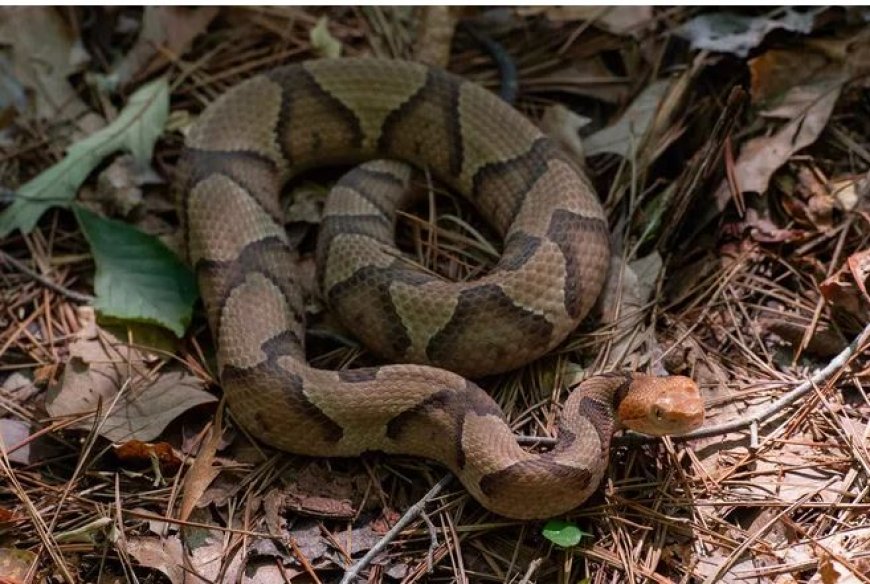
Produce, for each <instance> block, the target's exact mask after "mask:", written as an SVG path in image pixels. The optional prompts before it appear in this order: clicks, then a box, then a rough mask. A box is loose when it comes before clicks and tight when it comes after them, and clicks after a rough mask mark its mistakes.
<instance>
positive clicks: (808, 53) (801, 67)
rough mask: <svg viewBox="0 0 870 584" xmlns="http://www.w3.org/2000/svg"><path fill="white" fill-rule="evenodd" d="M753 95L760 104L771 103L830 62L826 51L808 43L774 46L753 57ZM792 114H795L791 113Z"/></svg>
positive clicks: (753, 101)
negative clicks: (798, 46)
mask: <svg viewBox="0 0 870 584" xmlns="http://www.w3.org/2000/svg"><path fill="white" fill-rule="evenodd" d="M747 65H748V67H749V77H750V95H751V96H752V103H753V104H754V105H756V106H759V105H771V104H772V102H774V101H775V100H777V99H781V98H782V97H783V96H784V95H785V94H786V93H787V92H788V91H789V90H790V89H791V88H793V87H795V86H800V85H802V84H803V83H805V82H807V81H809V80H811V79H812V78H813V77H815V76H816V75H818V74H819V73H820V72H823V71H824V70H825V69H826V68H827V67H829V66H830V61H829V60H828V59H827V58H825V56H824V55H822V54H819V53H817V52H814V51H812V50H808V49H807V48H805V47H802V48H799V49H795V50H787V49H772V50H770V51H766V52H764V53H762V54H761V55H759V56H758V57H755V58H754V59H749V61H748V62H747ZM787 117H788V118H791V117H794V115H791V116H787Z"/></svg>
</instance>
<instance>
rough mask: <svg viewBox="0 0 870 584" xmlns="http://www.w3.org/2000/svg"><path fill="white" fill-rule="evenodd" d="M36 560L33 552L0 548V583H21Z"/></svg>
mask: <svg viewBox="0 0 870 584" xmlns="http://www.w3.org/2000/svg"><path fill="white" fill-rule="evenodd" d="M36 561H38V558H37V557H36V554H34V553H33V552H30V551H27V550H17V549H14V548H0V584H7V583H8V584H23V583H24V582H25V576H27V572H28V571H29V569H30V566H31V565H32V564H33V563H34V562H36ZM4 579H5V580H4ZM29 581H30V580H28V582H29Z"/></svg>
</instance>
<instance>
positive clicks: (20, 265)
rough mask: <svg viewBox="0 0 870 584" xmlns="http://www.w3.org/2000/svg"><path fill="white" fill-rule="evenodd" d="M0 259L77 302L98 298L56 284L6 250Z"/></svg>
mask: <svg viewBox="0 0 870 584" xmlns="http://www.w3.org/2000/svg"><path fill="white" fill-rule="evenodd" d="M0 260H2V261H3V262H5V263H8V264H9V265H10V266H12V267H13V268H15V269H16V270H18V271H19V272H21V273H22V274H24V275H25V276H27V277H29V278H31V279H32V280H36V281H37V282H39V283H40V284H42V285H43V286H45V287H46V288H48V289H50V290H53V291H55V292H57V293H58V294H61V295H63V296H66V297H67V298H69V299H70V300H74V301H76V302H82V303H84V304H93V302H94V300H96V298H94V297H93V296H91V295H89V294H81V293H80V292H75V291H73V290H70V289H69V288H65V287H63V286H61V285H60V284H56V283H55V282H53V281H52V280H50V279H48V278H46V277H45V276H43V275H42V274H40V273H38V272H35V271H33V270H31V269H30V268H28V267H27V266H26V265H25V264H24V263H23V262H20V261H18V260H17V259H15V258H14V257H12V256H11V255H9V254H8V253H6V252H3V251H0Z"/></svg>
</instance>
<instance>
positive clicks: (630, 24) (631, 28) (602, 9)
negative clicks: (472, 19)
mask: <svg viewBox="0 0 870 584" xmlns="http://www.w3.org/2000/svg"><path fill="white" fill-rule="evenodd" d="M517 14H518V15H520V16H533V15H538V14H543V15H545V16H546V17H547V19H548V20H551V21H553V22H574V21H578V20H592V21H593V22H594V23H595V26H597V27H598V28H600V29H602V30H606V31H607V32H610V33H613V34H617V35H624V34H637V33H639V32H640V31H641V30H642V29H643V27H644V25H646V24H648V23H649V22H650V20H651V19H652V15H653V13H652V6H530V7H522V8H517Z"/></svg>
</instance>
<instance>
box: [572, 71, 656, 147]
mask: <svg viewBox="0 0 870 584" xmlns="http://www.w3.org/2000/svg"><path fill="white" fill-rule="evenodd" d="M671 84H672V81H671V80H670V79H659V80H658V81H654V82H653V83H650V84H649V85H647V86H646V87H645V88H644V90H643V91H642V92H641V93H640V95H638V96H637V98H635V100H634V101H633V102H632V103H631V105H630V106H628V109H626V110H625V112H624V113H623V114H622V117H620V118H619V120H617V121H616V122H615V123H613V124H611V125H610V126H607V127H606V128H604V129H603V130H599V131H598V132H595V133H594V134H592V135H591V136H589V137H588V138H586V140H584V142H583V145H584V147H585V148H586V155H587V156H594V155H595V154H602V153H605V152H610V153H613V154H618V155H619V156H622V157H625V158H630V157H631V156H632V153H633V152H634V151H635V150H636V149H638V148H640V147H641V146H642V144H643V141H644V139H645V138H646V136H647V131H648V130H649V129H650V127H651V125H652V121H653V118H654V117H655V115H656V111H657V110H658V109H659V106H660V105H661V104H662V102H663V100H664V99H665V96H666V95H667V93H668V90H669V89H670V87H671Z"/></svg>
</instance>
